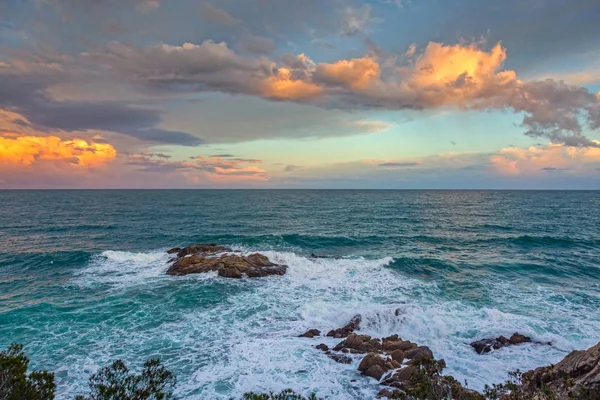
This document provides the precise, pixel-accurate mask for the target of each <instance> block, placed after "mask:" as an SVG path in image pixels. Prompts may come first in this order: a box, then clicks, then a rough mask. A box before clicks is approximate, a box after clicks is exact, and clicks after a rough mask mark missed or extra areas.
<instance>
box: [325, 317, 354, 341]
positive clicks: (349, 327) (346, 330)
mask: <svg viewBox="0 0 600 400" xmlns="http://www.w3.org/2000/svg"><path fill="white" fill-rule="evenodd" d="M360 320H361V316H360V315H355V316H354V317H352V319H351V320H350V322H348V323H347V324H346V325H345V326H344V327H342V328H338V329H333V330H331V331H329V332H328V333H327V336H331V337H334V338H336V339H341V338H345V337H348V335H349V334H351V333H352V332H354V331H355V330H357V329H358V327H359V326H360Z"/></svg>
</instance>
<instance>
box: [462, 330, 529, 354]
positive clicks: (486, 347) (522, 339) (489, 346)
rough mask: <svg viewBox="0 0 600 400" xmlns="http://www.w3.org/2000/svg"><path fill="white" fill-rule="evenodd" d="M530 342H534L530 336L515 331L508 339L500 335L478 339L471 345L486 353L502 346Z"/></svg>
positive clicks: (479, 352)
mask: <svg viewBox="0 0 600 400" xmlns="http://www.w3.org/2000/svg"><path fill="white" fill-rule="evenodd" d="M530 342H532V340H531V338H530V337H528V336H524V335H521V334H519V333H517V332H515V333H513V335H512V336H511V337H510V339H507V338H505V337H504V336H498V337H497V338H495V339H482V340H477V341H475V342H473V343H471V347H473V348H474V349H475V351H476V352H477V353H478V354H485V353H489V352H490V351H492V350H498V349H499V348H501V347H505V346H512V345H515V344H521V343H530Z"/></svg>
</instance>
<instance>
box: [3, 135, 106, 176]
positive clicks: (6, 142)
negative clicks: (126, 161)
mask: <svg viewBox="0 0 600 400" xmlns="http://www.w3.org/2000/svg"><path fill="white" fill-rule="evenodd" d="M116 156H117V152H116V150H115V148H114V147H113V146H112V145H111V144H109V143H95V142H93V141H90V142H87V141H85V140H83V139H78V138H74V139H70V140H63V139H61V138H59V137H56V136H17V137H0V164H2V165H4V166H13V167H15V166H16V167H20V168H29V167H33V166H39V165H43V164H47V163H54V164H67V165H71V166H75V167H78V168H97V167H101V166H103V165H106V164H108V163H110V162H111V161H112V160H114V158H115V157H116Z"/></svg>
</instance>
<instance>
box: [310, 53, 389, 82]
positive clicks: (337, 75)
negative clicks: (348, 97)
mask: <svg viewBox="0 0 600 400" xmlns="http://www.w3.org/2000/svg"><path fill="white" fill-rule="evenodd" d="M379 75H380V70H379V64H378V63H377V62H376V61H375V60H373V59H370V58H358V59H353V60H340V61H337V62H335V63H333V64H328V63H321V64H318V65H317V67H316V69H315V73H314V76H313V78H314V80H315V82H320V83H324V84H329V85H333V86H346V87H348V88H350V89H357V90H362V89H366V88H367V87H368V86H369V85H371V84H372V83H373V82H374V81H376V80H377V79H379Z"/></svg>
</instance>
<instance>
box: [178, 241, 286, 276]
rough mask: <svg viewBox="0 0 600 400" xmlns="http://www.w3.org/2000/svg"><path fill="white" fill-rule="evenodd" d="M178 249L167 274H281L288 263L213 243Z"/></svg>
mask: <svg viewBox="0 0 600 400" xmlns="http://www.w3.org/2000/svg"><path fill="white" fill-rule="evenodd" d="M169 251H170V252H172V253H173V254H174V253H175V251H177V258H176V260H175V262H174V263H173V264H172V265H171V266H170V267H169V269H168V270H167V275H178V276H181V275H188V274H199V273H205V272H211V271H217V272H218V274H219V276H222V277H225V278H243V277H244V276H247V277H249V278H259V277H264V276H269V275H283V274H285V273H286V270H287V266H285V265H280V264H275V263H272V262H271V261H270V260H269V259H268V258H267V257H265V256H264V255H262V254H259V253H255V254H250V255H247V256H244V255H239V254H232V253H234V251H233V250H232V249H229V248H227V247H224V246H218V245H216V244H196V245H193V246H189V247H185V248H183V249H179V248H174V249H171V250H169Z"/></svg>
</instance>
